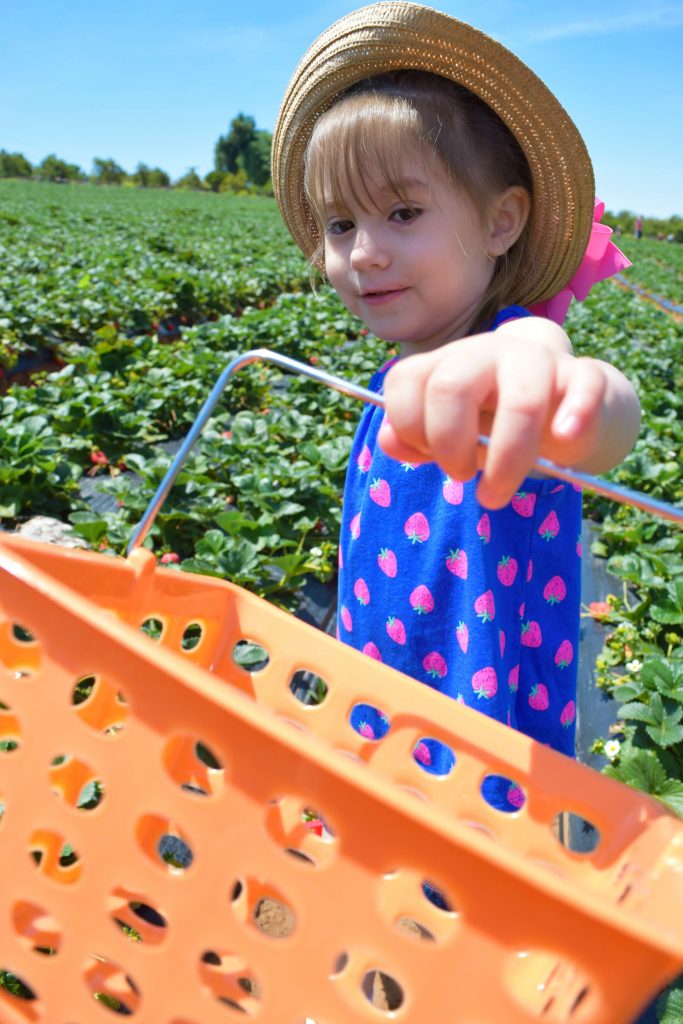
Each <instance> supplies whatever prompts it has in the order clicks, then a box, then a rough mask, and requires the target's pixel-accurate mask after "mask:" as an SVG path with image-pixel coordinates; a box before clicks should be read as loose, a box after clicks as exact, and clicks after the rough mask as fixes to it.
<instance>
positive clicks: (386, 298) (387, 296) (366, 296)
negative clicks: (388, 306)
mask: <svg viewBox="0 0 683 1024" xmlns="http://www.w3.org/2000/svg"><path fill="white" fill-rule="evenodd" d="M407 291H408V289H407V288H387V289H385V290H384V291H376V292H363V294H362V295H361V298H362V300H363V302H365V303H367V304H368V305H369V306H383V305H384V304H385V303H386V302H391V301H392V300H393V299H398V298H400V297H401V296H402V295H405V293H406V292H407Z"/></svg>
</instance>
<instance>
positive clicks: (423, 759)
mask: <svg viewBox="0 0 683 1024" xmlns="http://www.w3.org/2000/svg"><path fill="white" fill-rule="evenodd" d="M413 760H414V761H415V763H416V764H418V765H419V766H420V768H422V769H423V771H426V772H429V774H430V775H450V773H451V772H452V771H453V768H454V767H455V754H454V753H453V751H452V750H451V748H450V747H449V746H448V745H447V744H446V743H442V742H441V740H435V739H433V738H432V737H431V736H422V737H421V738H420V739H419V740H418V741H417V743H416V744H415V746H414V747H413Z"/></svg>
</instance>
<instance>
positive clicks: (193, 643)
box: [180, 622, 204, 651]
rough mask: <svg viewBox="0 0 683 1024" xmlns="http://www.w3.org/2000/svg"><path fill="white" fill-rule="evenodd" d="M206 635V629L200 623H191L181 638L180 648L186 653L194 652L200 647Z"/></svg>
mask: <svg viewBox="0 0 683 1024" xmlns="http://www.w3.org/2000/svg"><path fill="white" fill-rule="evenodd" d="M203 635H204V627H203V626H202V625H201V624H200V623H199V622H189V623H188V624H187V626H185V629H184V630H183V635H182V637H181V638H180V646H181V647H182V649H183V650H184V651H194V650H195V649H196V648H197V647H199V645H200V643H201V641H202V637H203Z"/></svg>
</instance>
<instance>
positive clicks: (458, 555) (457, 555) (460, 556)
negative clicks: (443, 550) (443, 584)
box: [446, 548, 467, 580]
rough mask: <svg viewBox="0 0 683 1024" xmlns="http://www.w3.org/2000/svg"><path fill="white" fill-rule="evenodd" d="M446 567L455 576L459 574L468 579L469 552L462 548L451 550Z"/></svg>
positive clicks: (463, 578) (462, 578) (461, 577)
mask: <svg viewBox="0 0 683 1024" xmlns="http://www.w3.org/2000/svg"><path fill="white" fill-rule="evenodd" d="M446 568H447V569H448V571H449V572H452V573H453V575H454V576H459V577H460V579H461V580H466V579H467V552H466V551H463V550H462V548H456V549H455V551H453V550H451V551H449V552H448V558H447V559H446Z"/></svg>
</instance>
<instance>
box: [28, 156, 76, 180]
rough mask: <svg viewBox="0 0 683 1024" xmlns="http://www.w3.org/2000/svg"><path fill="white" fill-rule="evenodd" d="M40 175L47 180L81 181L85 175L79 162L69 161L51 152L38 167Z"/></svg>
mask: <svg viewBox="0 0 683 1024" xmlns="http://www.w3.org/2000/svg"><path fill="white" fill-rule="evenodd" d="M36 170H37V172H38V176H39V177H40V178H45V179H46V180H47V181H79V180H80V179H82V178H83V177H85V175H84V174H83V171H82V170H81V169H80V167H79V166H78V164H70V163H67V161H66V160H61V159H60V158H59V157H58V156H55V154H54V153H50V154H49V155H48V156H46V157H45V159H44V160H43V161H42V163H40V164H39V165H38V167H37V168H36Z"/></svg>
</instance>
